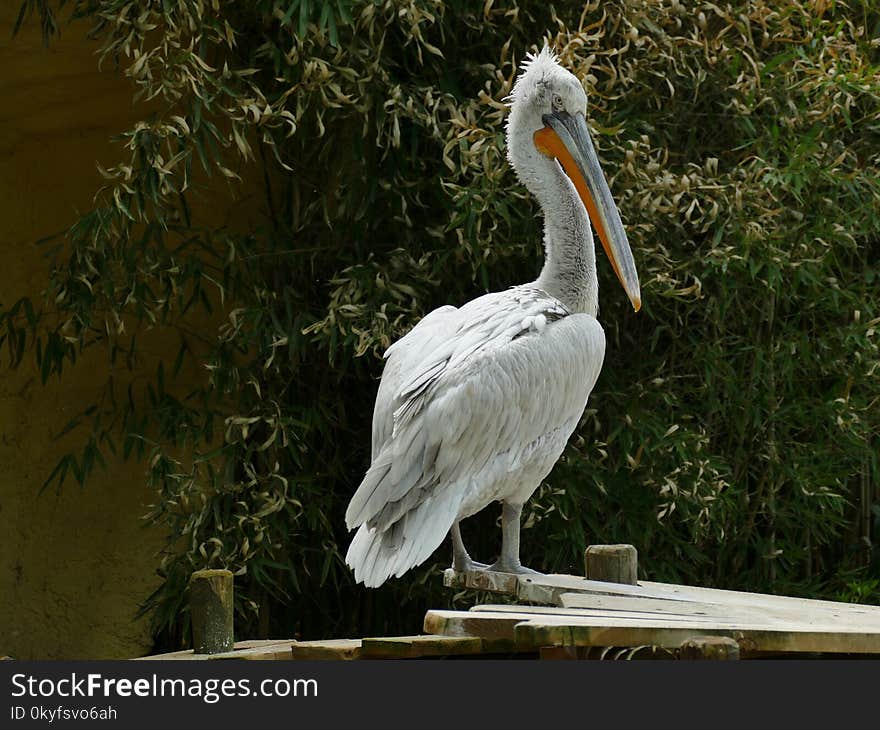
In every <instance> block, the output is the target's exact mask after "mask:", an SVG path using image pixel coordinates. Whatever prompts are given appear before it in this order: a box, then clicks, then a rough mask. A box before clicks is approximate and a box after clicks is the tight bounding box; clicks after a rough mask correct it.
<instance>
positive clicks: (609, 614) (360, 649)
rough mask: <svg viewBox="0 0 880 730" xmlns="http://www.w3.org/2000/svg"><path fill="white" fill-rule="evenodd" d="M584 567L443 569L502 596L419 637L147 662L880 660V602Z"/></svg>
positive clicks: (606, 560)
mask: <svg viewBox="0 0 880 730" xmlns="http://www.w3.org/2000/svg"><path fill="white" fill-rule="evenodd" d="M218 572H219V571H207V572H205V571H201V572H200V573H197V574H194V578H193V580H194V582H195V581H210V582H211V586H212V591H211V592H205V591H202V592H201V594H200V595H201V596H204V595H208V596H209V598H210V601H211V602H210V604H209V605H210V606H211V610H209V611H201V612H200V613H199V614H197V613H196V612H193V615H194V616H195V615H200V614H204V615H205V617H206V618H205V621H206V622H208V623H209V624H210V623H211V622H214V624H215V632H214V633H216V632H220V628H219V627H221V626H222V625H227V626H228V625H230V620H229V615H230V613H231V596H232V594H231V585H232V575H231V573H230V574H228V575H225V576H219V577H220V578H221V579H222V581H225V583H224V582H222V581H221V582H218V575H217V573H218ZM585 572H586V573H587V575H589V576H590V577H588V578H581V577H578V576H573V575H537V574H529V575H512V574H508V573H487V572H473V573H456V572H454V571H452V570H447V571H446V572H445V573H444V576H443V581H444V584H445V585H446V586H447V587H449V588H451V589H454V590H459V591H460V590H474V591H481V592H489V593H494V594H498V595H499V596H502V597H503V599H501V600H500V601H499V603H492V604H482V605H476V606H474V607H473V608H471V609H470V610H468V611H446V610H431V611H428V612H427V614H426V615H425V620H424V627H423V628H424V632H425V633H424V634H420V635H418V636H392V637H372V638H364V639H330V640H325V641H294V640H291V639H285V640H281V639H278V640H276V639H269V640H260V641H244V642H238V643H236V644H234V645H233V644H232V636H231V628H230V629H229V632H228V634H227V635H226V637H225V638H224V639H223V640H222V641H218V642H216V644H217V647H218V650H216V651H215V652H214V653H201V654H198V653H194V652H193V651H192V650H190V651H182V652H175V653H173V654H163V655H158V656H152V657H145V659H184V660H186V659H190V660H192V659H263V660H266V659H269V660H278V659H342V660H352V659H414V658H429V657H434V658H436V657H474V658H478V657H514V656H521V657H534V658H542V659H591V658H600V659H606V658H627V659H633V658H654V659H656V658H663V659H740V658H743V659H748V658H759V657H768V656H783V657H831V656H857V657H870V656H877V657H880V606H865V605H859V604H850V603H839V602H835V601H819V600H811V599H803V598H791V597H787V596H775V595H769V594H761V593H743V592H739V591H728V590H720V589H715V588H700V587H695V586H683V585H673V584H667V583H652V582H649V581H637V580H636V575H637V555H636V551H635V549H634V548H633V547H632V546H630V545H601V546H592V547H590V548H589V549H588V550H587V554H586V556H585ZM202 573H205V574H204V575H202ZM208 573H210V575H208ZM596 577H601V578H602V580H596V579H595V578H596ZM199 600H200V601H201V600H203V597H201V598H199ZM503 601H507V602H503ZM203 633H204V632H203ZM211 633H212V632H208V634H209V635H210V634H211ZM225 647H229V649H228V650H221V649H224V648H225Z"/></svg>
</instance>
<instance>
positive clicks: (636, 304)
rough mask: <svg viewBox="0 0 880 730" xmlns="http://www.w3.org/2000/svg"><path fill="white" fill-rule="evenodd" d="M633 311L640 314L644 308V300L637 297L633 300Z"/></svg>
mask: <svg viewBox="0 0 880 730" xmlns="http://www.w3.org/2000/svg"><path fill="white" fill-rule="evenodd" d="M632 305H633V310H635V311H636V312H638V311H639V310H640V309H641V308H642V298H641V297H636V298H635V299H633V300H632Z"/></svg>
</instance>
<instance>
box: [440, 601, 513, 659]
mask: <svg viewBox="0 0 880 730" xmlns="http://www.w3.org/2000/svg"><path fill="white" fill-rule="evenodd" d="M521 621H522V618H521V617H520V616H518V615H517V614H509V613H501V612H491V611H483V612H479V611H441V610H431V611H428V612H427V613H426V614H425V624H424V630H425V633H428V634H439V635H443V636H477V637H479V638H481V639H482V640H483V644H484V648H485V649H486V651H505V650H512V649H514V648H515V643H514V627H515V626H516V625H517V624H518V623H520V622H521Z"/></svg>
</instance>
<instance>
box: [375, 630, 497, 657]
mask: <svg viewBox="0 0 880 730" xmlns="http://www.w3.org/2000/svg"><path fill="white" fill-rule="evenodd" d="M482 651H483V641H482V639H480V638H478V637H473V636H441V635H424V634H422V635H419V636H386V637H377V638H369V639H363V641H362V645H361V659H415V658H419V657H431V656H434V657H436V656H461V655H466V654H480V653H482Z"/></svg>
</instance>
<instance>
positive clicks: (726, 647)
mask: <svg viewBox="0 0 880 730" xmlns="http://www.w3.org/2000/svg"><path fill="white" fill-rule="evenodd" d="M678 658H679V659H690V660H712V661H736V660H737V659H739V644H738V643H736V641H734V640H733V639H731V638H730V637H729V636H695V637H693V638H691V639H686V640H685V641H684V642H682V644H681V646H680V647H678Z"/></svg>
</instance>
